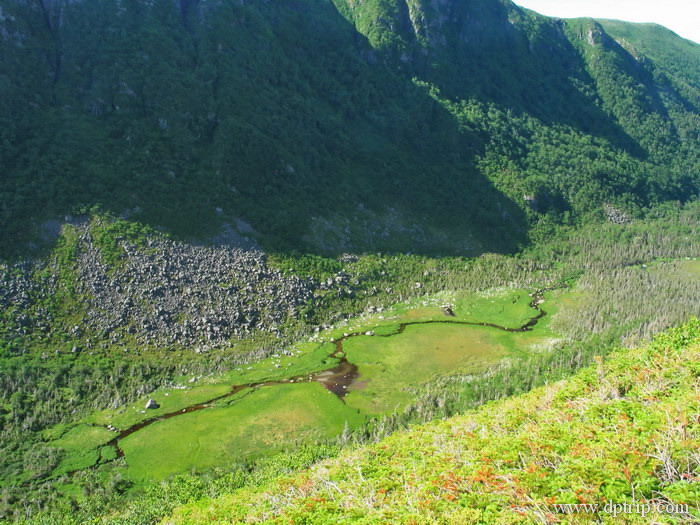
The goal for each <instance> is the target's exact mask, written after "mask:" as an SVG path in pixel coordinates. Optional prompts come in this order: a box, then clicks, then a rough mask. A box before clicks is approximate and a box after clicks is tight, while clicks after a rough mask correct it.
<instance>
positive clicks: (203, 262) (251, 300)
mask: <svg viewBox="0 0 700 525" xmlns="http://www.w3.org/2000/svg"><path fill="white" fill-rule="evenodd" d="M72 227H73V228H76V229H77V231H78V233H79V238H78V241H77V250H76V253H77V256H76V260H75V263H74V268H73V269H72V272H73V273H74V275H75V278H74V280H75V283H74V287H75V291H74V293H75V295H76V297H77V298H78V303H79V307H80V309H81V310H83V312H84V314H83V319H82V320H81V321H80V322H79V323H78V324H76V325H75V326H73V324H74V323H71V324H70V326H62V330H63V331H64V332H67V333H69V334H70V335H71V336H74V337H76V338H83V337H86V338H88V339H90V340H92V341H93V342H97V341H102V342H111V343H118V344H127V345H128V344H129V343H136V344H138V345H158V346H169V345H179V346H189V347H192V348H193V349H194V350H196V351H198V352H206V351H208V350H211V349H213V348H216V347H221V346H226V345H230V344H231V341H232V340H234V341H235V340H237V339H242V338H245V337H248V336H250V335H251V334H253V333H254V332H260V331H262V332H268V333H272V334H277V335H281V330H282V328H283V325H284V324H285V323H286V322H287V321H288V319H289V318H292V319H294V318H297V317H298V316H299V314H300V310H301V307H303V306H304V305H305V304H307V303H308V302H309V301H310V300H311V299H312V297H313V292H314V290H315V289H317V288H319V287H320V286H323V288H326V289H327V288H329V287H333V286H341V285H344V286H347V282H346V281H347V277H346V276H339V277H338V279H334V280H332V282H331V283H325V282H324V283H323V285H322V284H321V283H318V282H314V281H313V280H310V279H309V280H307V279H302V278H299V277H297V276H287V275H284V274H283V273H282V272H281V271H280V270H278V269H276V268H273V267H271V266H270V265H269V264H268V262H267V257H266V255H265V253H264V252H262V251H261V250H259V249H242V248H234V247H231V246H226V245H220V246H196V245H191V244H186V243H182V242H176V241H173V240H169V239H166V238H161V237H155V238H150V239H148V240H147V241H146V242H145V244H144V245H143V246H136V245H134V244H130V243H128V242H121V244H120V246H121V248H123V250H124V257H123V258H122V260H121V261H120V263H119V264H118V265H116V266H114V265H110V264H107V263H106V262H105V260H104V257H103V253H102V252H101V250H100V248H99V247H98V245H97V244H96V243H95V240H94V239H93V236H92V234H91V231H90V226H89V225H88V224H82V225H78V226H72ZM60 271H61V269H60V268H59V267H58V265H57V264H56V263H55V262H53V263H47V262H33V263H30V262H25V263H22V264H18V265H13V266H4V267H0V306H1V307H2V308H3V310H7V311H9V312H11V315H12V316H14V321H15V322H14V324H15V326H16V330H17V332H18V334H20V335H21V334H26V333H29V332H34V331H36V329H37V328H40V329H43V331H44V332H47V331H49V330H51V329H54V328H56V327H57V324H61V323H60V322H59V323H56V322H55V321H56V320H55V319H52V317H51V312H48V311H46V310H45V309H42V308H43V307H42V305H43V304H44V301H43V300H44V299H46V298H47V297H50V296H51V295H52V294H55V293H56V292H57V290H58V289H59V287H61V286H65V285H64V284H62V283H61V281H60V279H59V277H58V275H59V272H60ZM40 275H41V277H39V276H40ZM336 281H337V282H336ZM39 322H41V323H43V326H42V327H38V326H37V325H36V323H39ZM63 324H65V322H64V323H63ZM24 326H26V328H24Z"/></svg>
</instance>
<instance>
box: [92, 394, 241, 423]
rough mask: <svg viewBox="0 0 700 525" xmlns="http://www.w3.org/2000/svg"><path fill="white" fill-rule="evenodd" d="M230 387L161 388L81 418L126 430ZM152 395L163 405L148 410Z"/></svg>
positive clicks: (211, 397)
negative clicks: (147, 405)
mask: <svg viewBox="0 0 700 525" xmlns="http://www.w3.org/2000/svg"><path fill="white" fill-rule="evenodd" d="M230 390H231V387H230V386H229V385H222V384H215V385H202V386H196V387H192V388H186V389H174V388H168V389H160V390H158V391H156V392H153V393H152V394H150V395H148V396H145V397H144V398H142V399H139V400H138V401H136V402H135V403H132V404H131V405H127V406H124V407H120V408H118V409H107V410H101V411H99V412H94V413H92V414H91V415H89V416H88V417H86V418H84V419H83V420H82V422H83V423H91V424H95V425H104V426H106V425H113V426H114V427H116V428H118V429H121V430H124V429H126V428H129V427H131V426H133V425H136V424H137V423H140V422H141V421H145V420H147V419H151V418H153V417H158V416H162V415H163V414H168V413H170V412H175V411H177V410H181V409H183V408H185V407H188V406H190V405H196V404H198V403H205V402H207V401H209V400H210V399H214V398H216V397H219V396H223V395H225V394H226V393H227V392H229V391H230ZM151 398H153V399H155V400H156V401H157V402H158V404H159V405H160V407H159V408H156V409H149V410H146V409H145V408H144V407H145V406H146V402H147V401H148V400H149V399H151Z"/></svg>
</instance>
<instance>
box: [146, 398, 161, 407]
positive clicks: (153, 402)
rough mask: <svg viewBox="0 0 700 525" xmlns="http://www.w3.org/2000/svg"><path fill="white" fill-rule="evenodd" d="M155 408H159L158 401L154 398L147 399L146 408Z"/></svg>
mask: <svg viewBox="0 0 700 525" xmlns="http://www.w3.org/2000/svg"><path fill="white" fill-rule="evenodd" d="M156 408H160V405H159V404H158V403H156V400H155V399H149V400H148V402H147V403H146V409H147V410H153V409H156Z"/></svg>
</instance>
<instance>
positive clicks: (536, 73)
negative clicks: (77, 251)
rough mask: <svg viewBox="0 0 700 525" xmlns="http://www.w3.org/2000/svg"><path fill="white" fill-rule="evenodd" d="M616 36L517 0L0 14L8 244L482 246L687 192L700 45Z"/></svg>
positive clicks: (87, 5) (37, 5) (170, 4)
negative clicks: (252, 240) (142, 237)
mask: <svg viewBox="0 0 700 525" xmlns="http://www.w3.org/2000/svg"><path fill="white" fill-rule="evenodd" d="M611 24H612V23H611V22H606V23H604V24H603V25H601V24H599V23H598V22H595V21H590V20H584V21H572V22H564V21H560V20H552V19H548V18H546V17H543V16H540V15H537V14H536V13H533V12H530V11H527V10H524V9H521V8H518V7H517V6H515V5H514V4H512V3H511V2H509V1H508V0H470V1H456V0H433V1H431V2H428V1H425V0H410V1H407V0H401V1H399V0H362V1H353V2H350V1H348V0H336V1H335V2H333V3H331V2H326V1H319V0H300V1H297V2H291V3H290V2H282V1H268V2H250V1H241V2H237V3H222V2H206V3H205V2H204V1H198V0H192V1H182V2H179V3H178V2H174V1H172V0H156V1H154V2H150V3H143V2H130V1H127V2H116V1H115V0H98V1H95V2H80V1H78V2H76V1H68V0H51V1H44V2H24V1H21V0H8V2H5V5H4V6H3V8H2V12H0V64H1V68H0V86H1V87H2V91H3V97H2V98H1V99H0V121H1V123H2V126H0V162H1V163H2V166H3V171H4V179H5V182H4V184H3V185H2V188H0V205H1V214H0V221H2V223H1V224H0V227H1V228H2V231H3V235H2V247H1V248H2V251H3V253H5V254H6V253H8V252H9V250H10V249H12V248H17V247H18V246H19V247H21V248H22V249H24V248H26V240H27V238H28V236H29V235H30V234H31V233H32V232H34V233H35V234H36V233H37V232H41V231H42V229H41V228H40V225H41V224H42V222H43V221H44V220H46V219H50V218H58V217H61V216H63V215H64V214H65V213H75V212H78V213H79V212H81V211H84V210H86V209H89V208H91V207H92V206H94V205H99V206H101V207H103V208H106V209H108V210H111V211H114V212H116V213H119V214H121V213H125V214H127V215H129V216H130V217H132V219H134V220H138V221H141V222H147V223H149V224H152V225H155V226H163V227H165V228H166V229H168V230H171V231H173V232H175V233H177V234H180V235H184V236H189V237H196V238H202V237H207V236H209V235H212V234H213V233H215V232H216V231H217V228H218V227H219V226H220V225H221V223H223V222H226V223H229V224H231V225H236V224H238V225H239V226H240V225H241V224H243V226H242V227H240V228H239V232H240V233H245V234H253V235H256V236H257V238H258V240H259V241H260V242H262V243H263V244H264V245H265V246H267V247H272V248H276V249H292V248H294V249H302V250H314V251H324V252H331V253H332V252H339V251H347V250H385V251H391V250H403V251H407V250H413V251H415V250H421V251H431V252H443V253H444V252H458V253H467V254H469V253H479V252H482V251H485V250H501V251H503V250H504V251H507V250H512V249H515V248H517V246H519V245H522V243H523V242H525V240H526V239H525V234H526V230H527V228H528V227H529V226H533V225H536V224H537V223H540V222H542V221H544V222H545V223H552V222H553V223H557V222H561V221H565V222H566V221H572V220H578V219H580V218H582V217H586V216H588V215H591V214H592V215H597V216H602V209H603V208H602V205H603V204H604V203H614V204H615V205H616V206H618V207H622V208H624V209H625V210H626V211H627V212H629V213H635V212H636V211H637V210H638V209H639V208H640V207H644V206H647V205H649V204H654V203H657V202H659V201H663V200H667V199H680V200H686V199H688V198H690V197H691V196H692V195H694V194H696V193H697V173H698V171H699V170H698V169H697V167H698V164H699V163H698V149H700V148H699V147H698V129H700V125H699V124H698V116H697V101H698V99H699V98H700V94H699V93H700V88H699V87H698V83H697V62H698V60H700V59H699V58H698V57H700V51H699V50H698V47H700V46H695V45H693V44H690V43H688V42H686V41H683V40H682V39H679V38H678V37H676V36H675V35H673V34H669V33H663V31H662V32H661V33H659V31H660V30H655V31H656V33H654V35H655V36H654V38H653V40H652V39H648V38H647V36H646V34H645V35H641V34H639V35H637V36H635V37H634V38H633V37H630V38H628V39H627V40H628V41H629V42H631V43H632V44H633V45H635V48H634V49H631V48H630V49H628V48H629V47H630V46H629V45H628V46H627V47H625V44H624V43H623V44H622V45H621V44H618V43H617V42H616V41H615V40H614V39H613V38H612V37H611V36H609V35H608V34H607V33H606V28H611V31H612V34H614V33H615V31H618V32H620V31H622V32H623V33H624V32H625V31H631V30H630V29H627V28H628V26H626V25H624V24H622V25H620V24H615V25H614V28H613V25H611ZM630 27H631V26H630ZM633 32H636V33H635V35H636V34H637V33H638V32H639V31H638V30H637V29H635V30H634V31H633ZM657 33H658V34H657ZM620 34H621V35H622V33H620ZM625 34H626V33H625ZM641 41H643V43H641V44H640V43H639V42H641ZM634 42H637V44H634ZM681 48H682V49H683V51H684V56H686V57H687V58H685V59H682V60H681V59H673V58H672V55H674V54H675V51H674V50H675V49H681ZM237 219H245V221H247V223H248V224H244V223H241V222H240V221H237ZM250 225H252V228H253V229H252V230H251V228H250ZM494 233H497V235H494Z"/></svg>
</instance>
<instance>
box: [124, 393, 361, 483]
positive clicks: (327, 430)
mask: <svg viewBox="0 0 700 525" xmlns="http://www.w3.org/2000/svg"><path fill="white" fill-rule="evenodd" d="M363 421H364V417H363V416H361V415H359V414H358V413H357V411H356V410H352V409H350V408H349V407H347V406H345V405H344V404H343V402H342V401H341V400H340V399H339V398H337V397H336V396H335V395H333V394H332V393H331V392H329V391H328V390H326V389H325V388H324V387H323V386H322V385H320V384H318V383H306V384H289V385H277V386H269V387H260V388H256V389H253V390H251V391H244V392H241V393H240V394H238V395H237V396H235V397H234V398H232V399H231V400H229V401H228V402H226V403H221V404H220V405H219V406H216V407H213V408H207V409H204V410H201V411H199V412H192V413H189V414H184V415H182V416H179V417H177V418H173V419H168V420H165V421H160V422H157V423H155V424H153V425H151V426H149V427H146V428H144V429H143V430H141V431H139V432H137V433H135V434H132V435H131V436H129V437H127V438H125V439H124V440H122V441H121V447H122V449H123V450H124V452H125V454H126V462H127V464H128V471H127V472H128V476H129V477H130V478H131V479H133V480H134V481H137V482H143V481H153V480H156V481H157V480H161V479H164V478H167V477H168V476H170V475H173V474H177V473H180V472H191V471H202V470H206V469H208V468H212V467H215V466H217V465H220V464H224V463H226V462H228V461H230V460H231V459H232V458H235V459H238V460H239V461H241V460H246V459H250V458H251V457H253V456H256V455H258V456H259V455H265V454H272V453H274V452H276V451H279V450H281V449H284V448H288V447H290V446H294V445H298V444H301V443H304V442H309V441H317V440H319V439H325V438H330V437H334V436H337V435H339V434H340V433H342V431H343V429H344V428H345V426H346V424H347V426H348V427H349V428H354V427H357V426H358V425H360V424H361V423H362V422H363Z"/></svg>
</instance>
